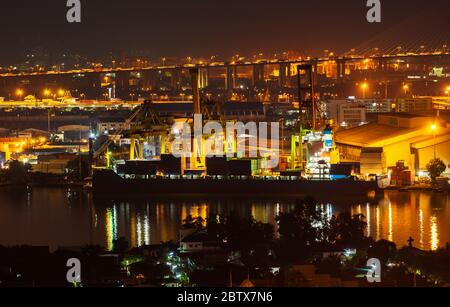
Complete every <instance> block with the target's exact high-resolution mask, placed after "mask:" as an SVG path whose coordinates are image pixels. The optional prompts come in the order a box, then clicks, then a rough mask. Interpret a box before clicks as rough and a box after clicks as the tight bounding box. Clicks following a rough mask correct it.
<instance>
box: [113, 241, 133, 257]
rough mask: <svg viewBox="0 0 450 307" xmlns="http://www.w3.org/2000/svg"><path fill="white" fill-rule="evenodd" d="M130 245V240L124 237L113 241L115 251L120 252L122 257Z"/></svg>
mask: <svg viewBox="0 0 450 307" xmlns="http://www.w3.org/2000/svg"><path fill="white" fill-rule="evenodd" d="M128 247H129V244H128V241H127V239H125V238H124V237H120V238H118V239H116V240H114V241H113V252H115V253H117V254H119V256H120V258H121V259H123V257H124V255H125V252H126V251H127V250H128Z"/></svg>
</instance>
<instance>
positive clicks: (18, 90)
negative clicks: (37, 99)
mask: <svg viewBox="0 0 450 307" xmlns="http://www.w3.org/2000/svg"><path fill="white" fill-rule="evenodd" d="M16 96H17V97H19V98H21V97H22V96H23V90H22V89H17V90H16Z"/></svg>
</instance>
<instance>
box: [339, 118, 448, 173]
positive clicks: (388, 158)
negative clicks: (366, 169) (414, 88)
mask: <svg viewBox="0 0 450 307" xmlns="http://www.w3.org/2000/svg"><path fill="white" fill-rule="evenodd" d="M336 146H337V149H338V151H339V154H340V158H341V161H342V162H345V161H347V162H361V151H362V149H363V148H380V149H382V152H383V153H384V154H383V159H384V160H385V162H384V161H383V163H385V165H386V166H387V167H390V166H395V165H396V163H397V162H398V161H404V162H405V165H406V166H407V167H409V169H410V170H412V171H413V172H414V171H415V172H418V171H423V170H425V169H426V164H427V163H428V162H429V161H430V160H431V159H433V158H434V157H435V156H436V157H438V158H441V159H442V160H443V161H444V163H445V164H446V165H447V166H448V168H447V171H446V172H447V173H448V174H450V124H448V123H446V122H444V121H442V120H441V119H439V118H433V117H428V116H420V115H411V114H397V113H391V114H383V115H379V116H378V120H377V121H376V122H373V123H369V124H367V125H362V126H359V127H355V128H351V129H347V130H343V131H339V132H337V133H336ZM380 157H381V155H380ZM361 167H363V166H362V165H361Z"/></svg>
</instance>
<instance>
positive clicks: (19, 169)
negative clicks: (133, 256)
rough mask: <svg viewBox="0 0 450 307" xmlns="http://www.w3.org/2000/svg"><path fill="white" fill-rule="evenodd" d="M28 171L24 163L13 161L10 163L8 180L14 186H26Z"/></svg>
mask: <svg viewBox="0 0 450 307" xmlns="http://www.w3.org/2000/svg"><path fill="white" fill-rule="evenodd" d="M26 177H27V171H26V168H25V165H24V164H23V163H22V162H19V161H17V160H13V161H11V162H10V163H9V168H8V171H7V172H6V180H7V181H8V182H9V183H12V184H26V181H27V180H26Z"/></svg>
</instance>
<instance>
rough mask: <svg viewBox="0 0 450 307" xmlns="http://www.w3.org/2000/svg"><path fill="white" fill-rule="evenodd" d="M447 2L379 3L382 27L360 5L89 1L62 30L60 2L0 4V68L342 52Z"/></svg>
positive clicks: (360, 0)
mask: <svg viewBox="0 0 450 307" xmlns="http://www.w3.org/2000/svg"><path fill="white" fill-rule="evenodd" d="M447 2H448V1H442V0H432V1H419V0H412V1H407V0H398V1H395V2H393V1H382V23H380V24H370V23H368V22H367V21H366V12H367V7H366V1H365V0H350V1H345V2H344V1H331V0H323V1H314V2H310V1H309V2H306V1H290V0H281V1H277V2H276V3H275V2H273V3H267V2H262V1H255V0H246V1H245V2H244V3H242V1H236V0H228V1H221V2H219V1H214V2H211V1H206V0H198V1H196V2H195V4H192V3H187V2H184V1H183V2H181V1H178V0H174V1H171V2H164V1H161V0H155V1H151V3H150V2H148V1H143V0H136V1H133V2H132V3H130V2H125V1H120V2H119V1H115V2H112V1H106V0H90V1H82V23H81V24H69V23H67V22H66V20H65V15H66V11H67V8H66V1H56V0H42V1H39V2H32V3H30V2H28V1H15V2H10V3H7V4H2V12H3V14H2V18H1V19H0V37H1V38H2V41H3V48H2V49H1V51H0V65H6V64H14V63H18V62H19V61H20V60H21V59H23V56H24V55H25V54H26V53H27V52H29V51H31V50H33V49H36V48H42V49H45V50H48V51H49V52H50V53H52V55H53V56H57V55H59V54H60V53H65V52H70V53H72V54H73V53H80V54H82V55H86V56H88V57H90V58H95V57H106V56H107V55H108V53H110V52H112V53H114V54H121V53H126V54H128V55H146V56H150V57H152V58H158V57H161V56H175V57H185V56H193V57H209V56H212V55H217V56H220V57H222V58H227V57H230V56H231V55H233V54H235V53H242V54H245V55H250V54H252V53H254V52H263V53H271V54H273V53H275V52H283V51H287V50H295V51H298V52H301V53H303V54H311V55H317V54H320V53H321V52H322V51H323V50H324V49H329V50H331V51H335V52H345V51H347V50H348V49H350V48H353V47H354V46H356V45H358V44H360V43H362V42H364V41H365V40H367V39H369V38H371V37H373V36H375V35H376V34H378V33H381V32H383V31H385V30H387V29H390V28H391V27H392V26H394V25H395V24H398V23H399V22H401V21H402V20H404V19H406V18H409V17H411V16H414V15H416V14H417V13H419V12H422V11H424V10H425V9H427V8H428V7H430V6H433V5H434V4H439V5H447V6H448V3H447ZM431 21H432V20H430V22H431ZM411 30H412V31H413V30H414V29H411ZM443 30H445V29H443Z"/></svg>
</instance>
